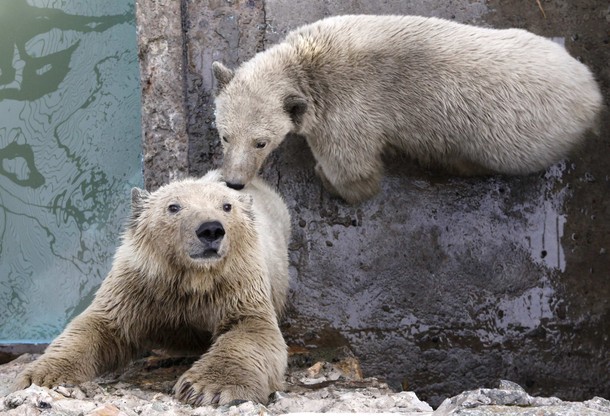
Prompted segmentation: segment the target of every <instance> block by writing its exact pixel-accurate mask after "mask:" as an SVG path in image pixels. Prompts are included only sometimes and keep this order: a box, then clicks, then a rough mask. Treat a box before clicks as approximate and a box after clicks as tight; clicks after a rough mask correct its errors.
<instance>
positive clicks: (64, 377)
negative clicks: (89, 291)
mask: <svg viewBox="0 0 610 416" xmlns="http://www.w3.org/2000/svg"><path fill="white" fill-rule="evenodd" d="M132 355H133V354H132V351H131V350H130V348H128V347H127V344H126V343H125V342H122V341H121V338H120V337H119V336H118V334H117V331H114V330H113V329H112V328H111V325H110V323H109V322H108V321H107V320H104V318H102V317H97V316H95V315H93V314H87V312H85V313H84V314H83V315H80V316H78V317H77V318H75V319H74V321H73V322H71V323H70V325H68V327H67V328H66V329H65V330H64V332H62V334H61V335H59V337H57V339H55V340H54V341H53V342H52V343H51V344H50V345H49V346H48V347H47V349H46V351H45V352H44V354H43V355H41V356H40V357H39V358H38V359H37V360H36V361H34V362H32V363H31V364H29V365H28V366H27V367H26V368H25V369H24V370H23V371H22V372H21V373H20V374H19V375H18V376H17V378H16V380H15V382H14V383H13V390H21V389H24V388H26V387H28V386H30V385H31V384H36V385H39V386H44V387H53V386H57V385H59V384H78V383H82V382H84V381H88V380H91V379H93V378H95V377H96V376H98V375H100V374H102V373H104V372H105V371H108V370H111V369H114V368H116V367H117V366H118V365H120V364H123V363H124V362H125V361H127V360H129V359H130V358H131V357H132Z"/></svg>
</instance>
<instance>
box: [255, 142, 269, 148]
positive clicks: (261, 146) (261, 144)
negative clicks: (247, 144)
mask: <svg viewBox="0 0 610 416" xmlns="http://www.w3.org/2000/svg"><path fill="white" fill-rule="evenodd" d="M254 146H255V147H256V148H257V149H262V148H263V147H265V146H267V142H256V144H255V145H254Z"/></svg>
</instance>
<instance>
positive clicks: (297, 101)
mask: <svg viewBox="0 0 610 416" xmlns="http://www.w3.org/2000/svg"><path fill="white" fill-rule="evenodd" d="M307 107H308V104H307V99H306V98H305V97H302V96H300V95H289V96H288V97H286V98H284V111H285V112H287V113H288V115H289V116H290V119H291V120H292V122H293V123H294V125H295V126H299V125H300V124H301V122H302V121H303V115H304V114H305V112H306V111H307Z"/></svg>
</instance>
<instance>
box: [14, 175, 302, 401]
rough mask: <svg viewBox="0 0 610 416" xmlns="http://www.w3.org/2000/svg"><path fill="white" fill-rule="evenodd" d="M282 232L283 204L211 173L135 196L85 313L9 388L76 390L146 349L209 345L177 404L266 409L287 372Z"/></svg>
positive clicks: (184, 381) (256, 182)
mask: <svg viewBox="0 0 610 416" xmlns="http://www.w3.org/2000/svg"><path fill="white" fill-rule="evenodd" d="M289 234H290V218H289V214H288V210H287V208H286V205H285V204H284V202H283V201H282V199H281V198H280V197H279V196H278V195H277V194H276V193H275V192H273V191H272V190H271V189H270V188H269V187H268V186H267V185H266V184H264V183H263V182H262V181H261V180H260V179H256V178H255V179H253V181H251V182H250V184H249V185H248V186H247V187H246V189H245V190H244V191H243V192H237V191H235V190H232V189H229V188H228V187H227V186H226V185H225V183H224V182H221V180H220V174H219V172H217V171H211V172H210V173H208V174H207V175H206V176H204V177H203V178H202V179H199V180H195V179H187V180H183V181H177V182H173V183H170V184H169V185H166V186H163V187H161V188H160V189H159V190H157V191H156V192H153V193H151V194H149V193H147V192H145V191H142V190H139V189H137V188H135V189H134V190H133V191H132V218H131V221H130V223H129V224H128V226H127V229H126V231H125V234H124V236H123V244H122V245H121V246H120V247H119V248H118V250H117V253H116V255H115V259H114V263H113V266H112V270H111V271H110V273H109V275H108V276H107V277H106V279H105V280H104V282H103V283H102V285H101V287H100V289H99V291H98V292H97V294H96V296H95V299H94V301H93V303H92V304H91V306H89V308H87V309H86V310H85V311H84V312H83V313H82V314H81V315H79V316H78V317H76V318H75V319H74V320H73V321H72V322H71V323H70V324H69V325H68V327H67V328H66V329H65V330H64V332H63V333H62V334H61V335H60V336H59V337H58V338H57V339H56V340H55V341H54V342H53V343H52V344H51V345H50V346H49V347H48V348H47V350H46V351H45V353H44V354H43V355H42V356H41V357H40V358H39V359H38V360H36V361H34V362H33V363H32V364H30V365H29V366H28V367H26V369H25V370H24V371H23V372H22V373H21V374H20V375H19V376H18V378H17V380H16V382H15V388H25V387H27V386H29V385H30V384H32V383H35V384H38V385H41V386H48V387H51V386H54V385H57V384H60V383H80V382H84V381H87V380H90V379H92V378H94V377H95V376H97V375H100V374H102V373H104V372H106V371H108V370H112V369H115V368H119V367H121V366H123V365H125V364H127V363H128V362H129V361H130V360H131V359H132V358H134V357H135V356H136V354H138V352H141V351H143V350H146V349H148V348H154V347H162V348H170V349H171V348H177V349H182V350H184V349H188V350H193V349H199V350H201V351H202V350H205V348H207V347H209V349H208V350H207V352H206V353H205V354H204V355H203V356H202V357H201V358H200V359H199V360H198V361H197V362H195V363H194V364H193V366H192V367H191V368H190V369H189V370H188V371H187V372H186V373H185V374H184V375H182V377H181V378H180V379H179V380H178V382H177V383H176V386H175V393H176V396H177V397H178V398H179V399H181V400H183V401H185V402H188V403H191V404H196V405H203V404H216V403H218V404H226V403H229V402H231V401H232V400H235V399H243V400H254V401H259V402H263V403H264V402H266V401H267V399H268V396H269V394H270V393H271V392H273V391H275V390H278V389H281V388H282V385H283V380H284V372H285V369H286V365H287V350H286V344H285V342H284V339H283V337H282V334H281V333H280V330H279V327H278V322H277V315H279V314H280V313H281V312H282V311H283V309H284V302H285V299H286V291H287V288H288V254H287V250H288V239H289ZM210 344H211V347H210Z"/></svg>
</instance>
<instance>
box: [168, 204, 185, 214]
mask: <svg viewBox="0 0 610 416" xmlns="http://www.w3.org/2000/svg"><path fill="white" fill-rule="evenodd" d="M181 208H182V207H181V206H180V205H178V204H170V205H169V206H168V207H167V210H168V211H169V212H171V213H172V214H175V213H176V212H178V211H180V209H181Z"/></svg>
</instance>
